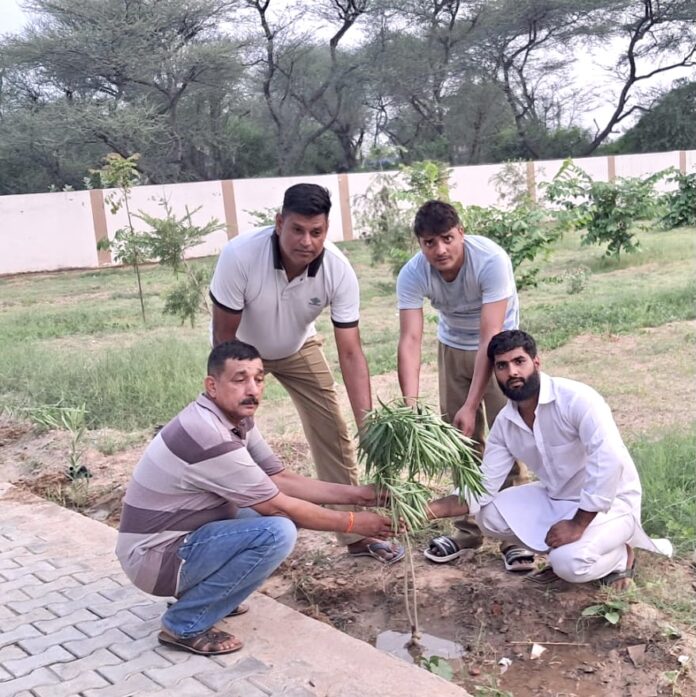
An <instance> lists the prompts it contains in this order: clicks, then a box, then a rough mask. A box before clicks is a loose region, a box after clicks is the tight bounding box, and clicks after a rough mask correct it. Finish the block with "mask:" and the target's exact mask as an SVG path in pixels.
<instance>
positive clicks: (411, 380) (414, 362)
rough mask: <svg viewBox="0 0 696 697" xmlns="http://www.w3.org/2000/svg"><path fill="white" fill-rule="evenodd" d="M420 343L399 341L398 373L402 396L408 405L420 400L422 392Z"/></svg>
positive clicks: (405, 340)
mask: <svg viewBox="0 0 696 697" xmlns="http://www.w3.org/2000/svg"><path fill="white" fill-rule="evenodd" d="M420 359H421V344H420V341H418V342H416V341H409V340H407V339H403V340H401V341H399V349H398V357H397V371H398V375H399V387H400V388H401V394H402V395H403V397H404V399H405V400H406V402H407V403H408V404H412V403H413V402H415V401H416V400H417V399H418V395H419V392H420V384H419V383H420Z"/></svg>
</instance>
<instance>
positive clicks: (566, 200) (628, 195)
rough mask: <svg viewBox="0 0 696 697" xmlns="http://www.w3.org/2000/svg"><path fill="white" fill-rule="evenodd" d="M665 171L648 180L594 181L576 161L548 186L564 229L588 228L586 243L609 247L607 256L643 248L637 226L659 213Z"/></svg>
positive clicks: (563, 167)
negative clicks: (659, 185) (658, 186)
mask: <svg viewBox="0 0 696 697" xmlns="http://www.w3.org/2000/svg"><path fill="white" fill-rule="evenodd" d="M664 176H665V173H664V172H657V173H656V174H652V175H650V176H648V177H643V178H640V177H625V178H618V179H615V180H614V181H611V182H602V181H594V180H593V179H592V177H590V175H589V174H587V173H586V172H585V171H584V170H582V169H581V168H580V167H578V166H577V165H575V164H574V163H573V161H572V160H566V161H565V162H564V163H563V166H562V167H561V169H560V170H559V171H558V173H557V174H556V176H555V177H554V178H553V180H552V181H551V182H550V183H548V184H546V185H545V187H544V188H545V189H546V197H547V199H548V201H550V202H551V203H552V204H554V205H555V206H557V208H556V210H555V211H554V215H555V218H556V223H557V225H558V228H559V229H560V230H563V229H581V228H584V229H585V234H584V235H583V237H582V244H587V245H589V244H599V245H602V244H606V245H607V249H606V254H607V256H616V257H619V256H620V255H621V252H622V251H624V252H634V251H636V250H637V249H638V248H639V244H638V239H637V238H636V236H635V233H634V230H633V228H634V226H636V224H637V223H638V222H639V221H645V220H651V219H653V218H655V217H656V216H657V215H658V214H659V207H660V199H659V197H658V196H657V194H656V192H655V184H656V183H657V182H658V181H659V180H660V179H662V178H664Z"/></svg>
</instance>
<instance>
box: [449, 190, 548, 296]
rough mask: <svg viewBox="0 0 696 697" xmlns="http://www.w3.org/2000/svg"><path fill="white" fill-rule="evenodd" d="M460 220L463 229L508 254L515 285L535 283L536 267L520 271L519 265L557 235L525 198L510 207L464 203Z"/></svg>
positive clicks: (527, 260)
mask: <svg viewBox="0 0 696 697" xmlns="http://www.w3.org/2000/svg"><path fill="white" fill-rule="evenodd" d="M462 223H463V225H464V229H465V230H466V231H467V232H469V233H472V234H474V235H483V236H484V237H488V238H489V239H491V240H493V241H494V242H497V243H498V244H499V245H500V246H501V247H502V248H503V249H504V250H505V251H506V252H507V253H508V255H509V256H510V259H511V260H512V267H513V269H515V281H516V283H517V286H518V288H525V287H529V286H534V285H536V277H537V274H538V273H539V268H538V267H537V266H528V267H527V268H526V269H525V270H524V271H520V267H521V265H522V264H523V263H524V262H528V263H531V262H533V261H534V260H535V259H536V258H537V257H538V256H539V254H541V253H542V252H545V251H547V250H548V248H549V246H550V244H551V242H553V240H554V239H555V238H556V237H557V234H558V233H557V232H556V231H554V230H553V229H552V228H550V227H549V226H548V225H547V224H546V214H545V213H544V211H543V210H542V209H541V208H539V207H538V206H536V205H535V204H534V203H533V202H532V201H531V200H530V199H528V198H527V199H524V200H523V202H522V203H520V204H518V205H517V206H515V207H514V208H512V209H510V210H503V209H500V208H493V207H490V208H483V207H481V206H467V207H466V208H465V209H464V213H463V216H462Z"/></svg>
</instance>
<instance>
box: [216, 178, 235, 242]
mask: <svg viewBox="0 0 696 697" xmlns="http://www.w3.org/2000/svg"><path fill="white" fill-rule="evenodd" d="M220 188H221V189H222V206H223V208H224V209H225V225H226V226H227V239H228V240H229V239H231V238H232V237H236V236H237V235H238V234H239V223H238V222H237V203H236V201H235V198H234V180H232V179H223V180H222V181H221V182H220Z"/></svg>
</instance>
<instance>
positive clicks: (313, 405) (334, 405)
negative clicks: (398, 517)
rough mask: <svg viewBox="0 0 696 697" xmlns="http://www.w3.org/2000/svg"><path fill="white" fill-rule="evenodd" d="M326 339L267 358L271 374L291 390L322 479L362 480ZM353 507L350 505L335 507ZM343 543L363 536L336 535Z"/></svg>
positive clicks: (265, 366) (318, 474) (315, 339)
mask: <svg viewBox="0 0 696 697" xmlns="http://www.w3.org/2000/svg"><path fill="white" fill-rule="evenodd" d="M321 345H322V341H321V339H320V338H319V337H316V336H313V337H310V338H309V339H307V341H306V342H305V343H304V344H303V346H302V348H300V350H299V351H297V353H293V354H292V355H290V356H288V357H287V358H279V359H277V360H268V359H265V358H264V359H263V365H264V368H265V370H266V371H267V372H269V373H271V375H273V376H274V377H275V378H276V379H277V380H278V382H279V383H280V384H281V385H282V386H283V387H284V388H285V389H286V390H287V392H288V394H289V395H290V398H291V399H292V401H293V403H294V404H295V408H296V409H297V413H298V414H299V416H300V421H301V422H302V429H303V431H304V434H305V438H306V439H307V442H308V443H309V449H310V451H311V453H312V459H313V460H314V466H315V467H316V470H317V476H318V477H319V479H321V480H322V481H325V482H333V483H335V484H353V485H356V484H357V483H358V466H357V461H356V459H355V448H354V446H353V441H352V440H351V438H350V437H349V435H348V427H347V425H346V422H345V419H344V418H343V416H342V414H341V410H340V408H339V404H338V394H337V392H336V381H335V380H334V378H333V375H332V374H331V369H330V368H329V364H328V363H327V361H326V357H325V356H324V352H323V351H322V349H321ZM332 508H339V509H341V510H350V508H351V507H350V506H332ZM336 537H337V539H338V542H339V544H343V545H348V544H350V543H351V542H356V541H358V540H360V539H362V538H361V536H360V535H346V534H343V533H339V534H337V535H336Z"/></svg>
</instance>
